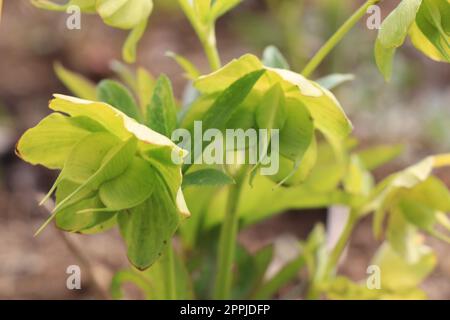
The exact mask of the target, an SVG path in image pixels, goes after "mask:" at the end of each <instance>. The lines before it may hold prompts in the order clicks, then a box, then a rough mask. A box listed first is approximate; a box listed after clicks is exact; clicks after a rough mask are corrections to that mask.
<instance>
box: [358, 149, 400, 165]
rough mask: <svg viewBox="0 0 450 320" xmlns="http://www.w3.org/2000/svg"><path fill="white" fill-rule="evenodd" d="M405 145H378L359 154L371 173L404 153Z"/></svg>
mask: <svg viewBox="0 0 450 320" xmlns="http://www.w3.org/2000/svg"><path fill="white" fill-rule="evenodd" d="M403 149H404V147H403V145H400V144H397V145H378V146H374V147H370V148H366V149H363V150H361V151H359V152H357V154H358V157H359V158H360V159H361V161H362V163H363V164H364V167H365V168H366V169H367V170H369V171H371V170H374V169H376V168H378V167H380V166H382V165H384V164H385V163H388V162H390V161H392V160H393V159H395V158H397V157H398V156H399V155H400V154H401V153H402V152H403Z"/></svg>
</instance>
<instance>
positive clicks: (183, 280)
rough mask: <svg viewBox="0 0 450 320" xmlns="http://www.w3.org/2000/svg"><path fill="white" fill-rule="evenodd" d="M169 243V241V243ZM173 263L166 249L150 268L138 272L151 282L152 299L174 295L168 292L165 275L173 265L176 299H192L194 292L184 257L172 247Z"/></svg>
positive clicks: (164, 298) (161, 298)
mask: <svg viewBox="0 0 450 320" xmlns="http://www.w3.org/2000/svg"><path fill="white" fill-rule="evenodd" d="M168 245H170V242H169V244H168ZM173 250H174V252H173V264H172V262H171V261H170V259H169V257H168V255H167V250H166V252H165V253H164V254H163V255H162V256H161V258H160V259H158V260H157V261H156V262H155V263H154V264H153V265H152V267H151V268H149V269H147V270H145V271H143V272H140V273H141V274H142V275H144V276H145V278H146V279H148V281H149V282H150V283H151V284H152V288H153V290H152V295H151V298H152V299H157V300H167V299H173V298H174V297H173V296H172V295H171V293H170V292H169V288H168V287H167V281H166V279H167V276H168V273H169V272H171V271H172V270H171V267H173V269H174V270H173V273H174V275H175V287H176V288H175V291H176V292H175V295H176V296H175V298H176V299H193V298H194V292H193V290H192V280H191V278H190V274H189V271H188V270H187V268H186V262H185V261H184V259H183V258H184V257H183V256H182V255H181V254H180V253H178V252H176V251H175V249H173Z"/></svg>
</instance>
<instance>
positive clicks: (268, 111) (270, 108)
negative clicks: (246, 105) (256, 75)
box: [256, 84, 287, 133]
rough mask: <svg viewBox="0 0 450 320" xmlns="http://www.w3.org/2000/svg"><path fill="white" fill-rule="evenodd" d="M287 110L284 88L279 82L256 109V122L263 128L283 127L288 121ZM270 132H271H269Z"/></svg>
mask: <svg viewBox="0 0 450 320" xmlns="http://www.w3.org/2000/svg"><path fill="white" fill-rule="evenodd" d="M286 118H287V111H286V101H285V98H284V93H283V89H282V88H281V86H280V85H279V84H275V85H274V86H273V87H272V88H270V89H269V90H268V91H267V92H266V94H265V95H264V97H263V99H262V103H261V104H260V105H259V106H258V107H257V109H256V123H257V125H258V127H259V128H261V129H268V130H272V129H279V130H280V129H282V128H283V127H284V124H285V122H286ZM269 133H270V132H269Z"/></svg>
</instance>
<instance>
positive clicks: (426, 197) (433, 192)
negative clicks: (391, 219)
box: [402, 176, 450, 212]
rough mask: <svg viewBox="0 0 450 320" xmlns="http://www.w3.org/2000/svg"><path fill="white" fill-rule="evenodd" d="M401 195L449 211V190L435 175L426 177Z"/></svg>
mask: <svg viewBox="0 0 450 320" xmlns="http://www.w3.org/2000/svg"><path fill="white" fill-rule="evenodd" d="M402 196H406V197H407V198H411V199H415V200H416V201H419V202H420V203H422V204H425V205H427V206H428V207H430V208H434V209H436V210H439V211H443V212H450V191H449V190H448V188H447V186H446V185H445V184H444V183H443V182H442V181H440V180H439V179H438V178H436V177H433V176H431V177H428V178H427V179H426V180H425V181H423V182H421V183H419V184H418V185H416V186H415V187H414V188H413V189H410V190H408V191H407V192H404V193H403V194H402Z"/></svg>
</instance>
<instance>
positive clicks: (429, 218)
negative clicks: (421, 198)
mask: <svg viewBox="0 0 450 320" xmlns="http://www.w3.org/2000/svg"><path fill="white" fill-rule="evenodd" d="M399 206H400V208H401V210H402V211H403V214H404V215H405V217H406V219H407V220H408V221H409V222H410V223H411V224H413V225H415V226H417V227H419V228H421V229H423V230H426V231H432V230H433V226H434V224H435V223H436V211H435V210H433V209H431V208H429V207H427V206H425V205H423V204H422V203H420V202H418V201H415V200H413V199H402V200H400V203H399Z"/></svg>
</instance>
